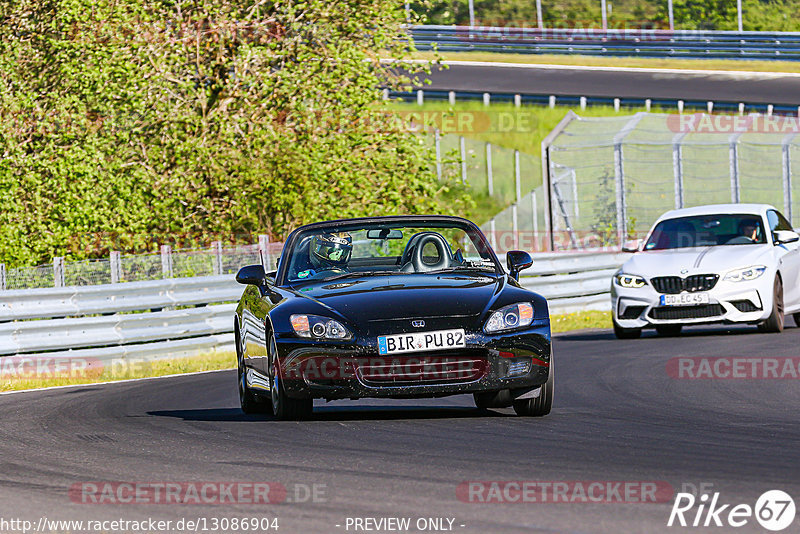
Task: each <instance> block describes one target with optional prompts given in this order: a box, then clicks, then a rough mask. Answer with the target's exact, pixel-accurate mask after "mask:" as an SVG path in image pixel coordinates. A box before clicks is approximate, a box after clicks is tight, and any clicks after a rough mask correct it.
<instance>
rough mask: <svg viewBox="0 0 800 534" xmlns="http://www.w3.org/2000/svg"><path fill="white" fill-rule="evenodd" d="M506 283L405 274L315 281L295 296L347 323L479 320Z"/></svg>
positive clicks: (470, 277) (469, 276) (454, 275)
mask: <svg viewBox="0 0 800 534" xmlns="http://www.w3.org/2000/svg"><path fill="white" fill-rule="evenodd" d="M504 283H505V280H504V277H502V276H497V275H490V274H487V275H483V274H472V273H470V274H464V273H441V274H407V275H387V276H367V277H361V278H345V279H340V280H332V281H322V282H317V283H314V282H311V283H307V284H303V285H302V286H296V287H295V291H296V292H297V294H299V295H302V296H304V297H306V298H309V299H313V300H315V301H317V302H318V303H320V304H321V305H323V306H325V307H329V308H332V309H333V310H335V311H336V312H338V313H340V314H341V315H342V316H344V317H345V318H346V319H348V320H349V321H352V322H354V323H363V322H365V321H367V322H375V321H391V320H396V319H420V318H423V319H424V318H437V317H439V318H445V317H478V316H480V315H481V314H482V313H483V311H484V310H485V309H486V308H487V307H488V306H489V305H490V304H491V303H492V302H493V301H494V299H495V298H496V296H497V295H498V294H499V292H500V289H501V288H502V284H504Z"/></svg>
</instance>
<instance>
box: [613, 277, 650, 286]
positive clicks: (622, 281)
mask: <svg viewBox="0 0 800 534" xmlns="http://www.w3.org/2000/svg"><path fill="white" fill-rule="evenodd" d="M614 280H616V281H617V285H620V286H622V287H628V288H633V289H638V288H640V287H644V286H646V285H647V280H645V279H644V278H643V277H641V276H639V275H638V274H625V273H618V274H616V275H614Z"/></svg>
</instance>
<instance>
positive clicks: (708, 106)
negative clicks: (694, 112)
mask: <svg viewBox="0 0 800 534" xmlns="http://www.w3.org/2000/svg"><path fill="white" fill-rule="evenodd" d="M706 109H707V110H708V114H709V115H710V114H711V113H713V112H714V102H713V101H712V100H709V101H708V102H706Z"/></svg>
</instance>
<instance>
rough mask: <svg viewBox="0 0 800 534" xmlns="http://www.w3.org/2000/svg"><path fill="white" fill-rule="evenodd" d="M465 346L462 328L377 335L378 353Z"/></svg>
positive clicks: (465, 341) (424, 350) (422, 350)
mask: <svg viewBox="0 0 800 534" xmlns="http://www.w3.org/2000/svg"><path fill="white" fill-rule="evenodd" d="M466 346H467V340H466V338H465V336H464V329H463V328H459V329H456V330H436V331H434V332H412V333H408V334H395V335H391V336H378V352H379V353H380V354H400V353H403V352H427V351H432V350H447V349H457V348H463V347H466Z"/></svg>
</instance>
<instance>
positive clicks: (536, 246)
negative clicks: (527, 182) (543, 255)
mask: <svg viewBox="0 0 800 534" xmlns="http://www.w3.org/2000/svg"><path fill="white" fill-rule="evenodd" d="M537 208H538V206H537V205H536V189H534V190H533V191H531V210H532V212H533V243H534V244H533V250H536V251H538V250H539V210H538V209H537Z"/></svg>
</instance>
